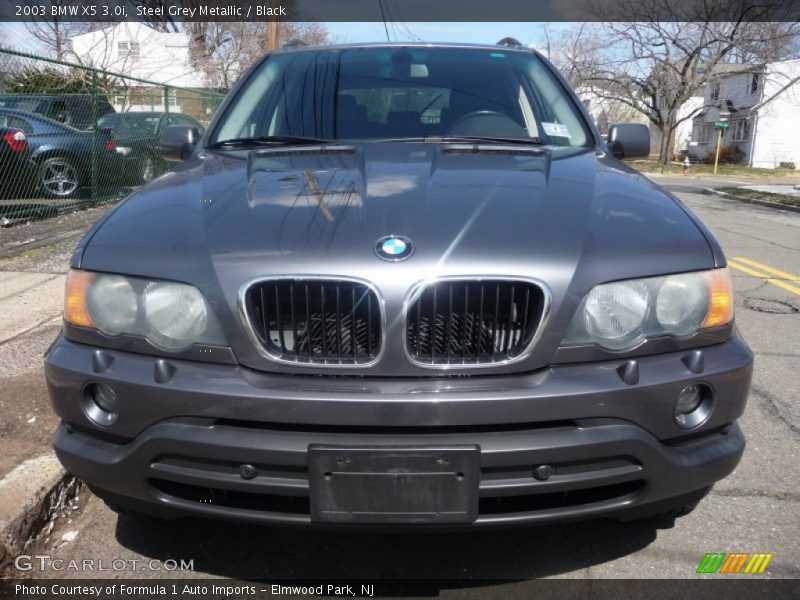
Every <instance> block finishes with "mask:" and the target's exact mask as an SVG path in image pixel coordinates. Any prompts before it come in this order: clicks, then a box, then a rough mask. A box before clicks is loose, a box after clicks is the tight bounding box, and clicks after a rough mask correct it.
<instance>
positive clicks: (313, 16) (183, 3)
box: [0, 0, 800, 22]
mask: <svg viewBox="0 0 800 600" xmlns="http://www.w3.org/2000/svg"><path fill="white" fill-rule="evenodd" d="M55 20H61V21H83V22H122V21H142V22H203V21H272V20H279V21H296V22H315V21H316V22H336V21H339V22H341V21H378V22H379V21H383V20H386V21H389V22H400V21H403V22H425V21H428V22H486V21H516V22H575V21H580V22H583V21H585V22H608V21H617V22H628V21H663V22H668V21H681V22H691V21H696V22H706V21H716V22H737V21H762V22H765V21H773V22H789V21H798V20H800V0H773V1H770V0H558V1H556V0H492V1H491V2H487V1H486V0H2V2H0V22H33V21H38V22H42V21H50V22H52V21H55Z"/></svg>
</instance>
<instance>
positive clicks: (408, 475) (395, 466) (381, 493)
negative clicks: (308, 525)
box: [308, 444, 480, 525]
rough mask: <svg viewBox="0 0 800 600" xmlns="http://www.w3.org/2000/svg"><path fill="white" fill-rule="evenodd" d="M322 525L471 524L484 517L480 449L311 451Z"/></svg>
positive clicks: (315, 505) (314, 507)
mask: <svg viewBox="0 0 800 600" xmlns="http://www.w3.org/2000/svg"><path fill="white" fill-rule="evenodd" d="M308 475H309V485H310V493H311V520H312V521H313V522H317V523H365V524H366V523H371V524H389V525H392V524H406V523H409V524H411V523H414V524H424V523H428V524H437V523H442V524H447V523H451V524H452V523H471V522H473V521H474V520H475V519H476V518H477V516H478V486H479V483H480V448H479V447H478V446H476V445H463V446H397V447H386V446H381V447H350V446H327V445H319V444H312V445H310V446H309V447H308Z"/></svg>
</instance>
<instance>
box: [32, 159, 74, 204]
mask: <svg viewBox="0 0 800 600" xmlns="http://www.w3.org/2000/svg"><path fill="white" fill-rule="evenodd" d="M37 180H38V183H39V188H40V189H41V190H42V193H43V194H44V195H45V196H46V197H48V198H59V199H64V198H72V197H74V196H77V195H78V191H79V190H80V187H81V183H80V178H79V177H78V169H77V168H75V165H74V164H73V163H72V162H70V161H69V159H67V158H64V157H61V156H54V157H52V158H48V159H47V160H45V161H44V162H42V163H41V164H40V165H39V170H38V172H37Z"/></svg>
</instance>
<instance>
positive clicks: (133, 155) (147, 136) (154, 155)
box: [98, 111, 204, 184]
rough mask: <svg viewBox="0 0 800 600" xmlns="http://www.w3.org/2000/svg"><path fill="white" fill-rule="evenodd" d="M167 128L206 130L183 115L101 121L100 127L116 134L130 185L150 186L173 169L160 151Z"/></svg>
mask: <svg viewBox="0 0 800 600" xmlns="http://www.w3.org/2000/svg"><path fill="white" fill-rule="evenodd" d="M167 125H188V126H190V127H195V128H196V129H197V131H198V132H199V133H200V134H202V133H203V131H204V127H203V125H201V124H200V123H199V122H198V121H196V120H195V119H193V118H192V117H190V116H189V115H184V114H180V113H165V112H154V111H147V112H129V113H111V114H108V115H105V116H104V117H103V118H102V119H100V121H98V127H101V128H108V129H110V130H111V131H112V135H113V136H114V139H115V140H116V142H117V152H118V153H120V154H121V155H123V156H124V157H125V163H126V164H125V176H124V179H125V182H126V183H132V184H139V183H147V182H148V181H150V180H152V179H154V178H155V177H157V176H158V175H160V174H161V173H163V172H164V171H166V170H168V169H170V168H171V167H172V165H170V164H169V163H168V162H167V161H165V160H164V159H163V158H161V155H160V154H159V151H158V140H159V138H160V137H161V132H162V131H163V130H164V127H166V126H167Z"/></svg>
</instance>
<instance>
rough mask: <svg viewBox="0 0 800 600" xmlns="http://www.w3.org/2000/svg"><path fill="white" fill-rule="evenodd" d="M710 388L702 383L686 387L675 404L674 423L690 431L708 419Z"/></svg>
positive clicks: (711, 404) (711, 396) (711, 405)
mask: <svg viewBox="0 0 800 600" xmlns="http://www.w3.org/2000/svg"><path fill="white" fill-rule="evenodd" d="M712 401H713V394H712V392H711V388H710V387H708V386H707V385H705V384H702V383H694V384H692V385H687V386H686V387H685V388H683V389H682V390H681V393H680V394H678V400H677V402H675V422H676V423H677V424H678V426H679V427H682V428H683V429H692V428H694V427H697V426H698V425H701V424H702V423H704V422H705V421H706V419H708V416H709V415H710V414H711V409H712V408H713V402H712Z"/></svg>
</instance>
